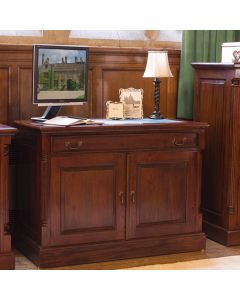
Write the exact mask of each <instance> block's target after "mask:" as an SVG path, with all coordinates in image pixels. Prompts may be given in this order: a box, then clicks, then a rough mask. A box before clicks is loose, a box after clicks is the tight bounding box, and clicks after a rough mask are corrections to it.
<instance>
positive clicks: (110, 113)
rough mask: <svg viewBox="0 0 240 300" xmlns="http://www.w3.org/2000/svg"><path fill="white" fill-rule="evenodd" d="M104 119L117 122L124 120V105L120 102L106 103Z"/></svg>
mask: <svg viewBox="0 0 240 300" xmlns="http://www.w3.org/2000/svg"><path fill="white" fill-rule="evenodd" d="M106 106H107V114H106V119H113V120H119V119H123V118H124V107H123V106H124V104H123V103H122V102H114V101H107V102H106Z"/></svg>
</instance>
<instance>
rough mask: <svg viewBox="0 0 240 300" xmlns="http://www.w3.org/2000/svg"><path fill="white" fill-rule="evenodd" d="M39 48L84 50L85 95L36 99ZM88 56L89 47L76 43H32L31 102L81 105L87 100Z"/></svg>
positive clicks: (46, 104) (45, 104)
mask: <svg viewBox="0 0 240 300" xmlns="http://www.w3.org/2000/svg"><path fill="white" fill-rule="evenodd" d="M40 49H63V50H84V51H85V52H86V62H85V70H84V73H85V78H84V79H85V80H84V86H85V97H84V98H83V99H50V100H39V99H37V86H38V77H39V67H38V57H39V50H40ZM88 56H89V48H88V47H83V46H76V45H51V44H36V45H33V69H32V73H33V81H32V83H33V84H32V86H33V104H37V105H38V106H49V105H50V106H54V105H56V106H59V105H82V104H84V103H86V102H87V101H88Z"/></svg>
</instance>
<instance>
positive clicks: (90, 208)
mask: <svg viewBox="0 0 240 300" xmlns="http://www.w3.org/2000/svg"><path fill="white" fill-rule="evenodd" d="M125 165H126V156H125V155H124V154H121V153H120V154H119V153H113V154H100V153H99V154H96V153H91V154H75V155H71V156H62V157H54V158H52V161H51V181H50V182H51V192H50V201H51V209H50V210H51V212H50V218H51V224H50V227H51V236H50V241H51V244H52V245H68V244H79V243H87V242H100V241H109V240H120V239H123V238H124V235H125V203H124V197H125V172H126V170H125Z"/></svg>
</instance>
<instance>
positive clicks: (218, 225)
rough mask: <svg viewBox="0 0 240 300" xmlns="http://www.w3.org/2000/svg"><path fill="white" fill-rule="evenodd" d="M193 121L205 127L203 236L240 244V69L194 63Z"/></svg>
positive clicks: (232, 66)
mask: <svg viewBox="0 0 240 300" xmlns="http://www.w3.org/2000/svg"><path fill="white" fill-rule="evenodd" d="M193 67H194V69H195V98H194V120H196V121H202V122H207V123H209V125H210V127H209V129H208V130H207V133H206V150H205V151H204V156H203V180H202V181H203V184H202V187H203V189H202V205H201V207H202V211H203V228H204V231H205V232H206V234H207V236H208V237H209V238H211V239H213V240H215V241H218V242H220V243H222V244H224V245H228V246H230V245H237V244H240V184H239V183H240V134H239V132H240V66H239V65H238V64H236V65H234V64H223V63H214V64H211V63H210V64H209V63H208V64H204V63H194V64H193Z"/></svg>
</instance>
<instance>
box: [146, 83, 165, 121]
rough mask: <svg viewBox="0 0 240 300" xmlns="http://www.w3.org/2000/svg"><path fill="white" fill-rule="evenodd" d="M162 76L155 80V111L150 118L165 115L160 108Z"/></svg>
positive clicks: (160, 117) (158, 117)
mask: <svg viewBox="0 0 240 300" xmlns="http://www.w3.org/2000/svg"><path fill="white" fill-rule="evenodd" d="M160 83H161V81H160V78H155V79H154V80H153V84H154V111H153V113H152V114H151V115H150V116H149V118H150V119H163V118H164V117H163V115H162V114H161V112H160V110H159V108H160V106H159V104H160Z"/></svg>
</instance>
